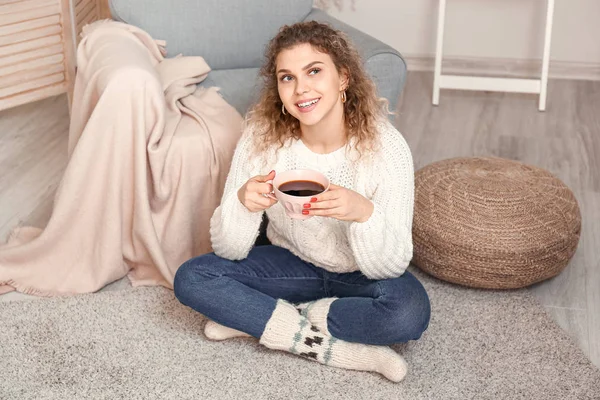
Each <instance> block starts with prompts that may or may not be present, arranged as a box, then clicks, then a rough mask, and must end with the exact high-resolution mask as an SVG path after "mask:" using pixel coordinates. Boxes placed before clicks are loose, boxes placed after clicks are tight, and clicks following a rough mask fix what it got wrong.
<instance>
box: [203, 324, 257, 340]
mask: <svg viewBox="0 0 600 400" xmlns="http://www.w3.org/2000/svg"><path fill="white" fill-rule="evenodd" d="M204 335H205V336H206V337H207V338H209V339H210V340H225V339H231V338H235V337H250V335H248V334H247V333H246V332H242V331H238V330H235V329H232V328H228V327H226V326H223V325H221V324H218V323H216V322H215V321H212V320H208V322H206V325H204Z"/></svg>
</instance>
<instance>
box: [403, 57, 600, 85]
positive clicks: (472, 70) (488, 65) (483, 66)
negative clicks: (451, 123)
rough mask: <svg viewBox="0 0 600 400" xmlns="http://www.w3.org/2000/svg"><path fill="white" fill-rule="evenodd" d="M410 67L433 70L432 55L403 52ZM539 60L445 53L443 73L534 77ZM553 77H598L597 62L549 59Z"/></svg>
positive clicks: (550, 76) (413, 69)
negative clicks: (446, 54) (449, 54)
mask: <svg viewBox="0 0 600 400" xmlns="http://www.w3.org/2000/svg"><path fill="white" fill-rule="evenodd" d="M402 55H403V57H404V59H405V60H406V63H407V64H408V70H409V71H433V70H434V65H435V57H434V56H429V55H411V54H402ZM541 63H542V62H541V60H519V59H501V58H475V57H444V59H443V63H442V73H444V74H458V75H460V74H465V75H473V76H501V77H518V78H524V77H527V78H537V77H540V75H541ZM548 76H549V78H552V79H582V80H592V81H598V80H600V64H592V63H576V62H566V61H550V69H549V71H548Z"/></svg>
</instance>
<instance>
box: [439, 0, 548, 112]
mask: <svg viewBox="0 0 600 400" xmlns="http://www.w3.org/2000/svg"><path fill="white" fill-rule="evenodd" d="M546 1H547V9H546V28H545V34H544V53H543V56H542V73H541V77H540V79H521V78H495V77H483V76H458V75H443V74H442V57H443V47H444V25H445V19H446V0H439V2H440V3H439V11H438V29H437V44H436V50H435V70H434V79H433V105H436V106H437V105H439V103H440V90H441V89H460V90H481V91H494V92H514V93H534V94H539V95H540V96H539V105H538V108H539V110H540V111H545V110H546V93H547V87H548V67H549V64H550V46H551V41H552V23H553V20H554V0H546Z"/></svg>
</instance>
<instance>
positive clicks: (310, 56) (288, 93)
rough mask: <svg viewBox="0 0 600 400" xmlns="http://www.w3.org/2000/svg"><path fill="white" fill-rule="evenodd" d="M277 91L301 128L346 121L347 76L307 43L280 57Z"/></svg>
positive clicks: (330, 60)
mask: <svg viewBox="0 0 600 400" xmlns="http://www.w3.org/2000/svg"><path fill="white" fill-rule="evenodd" d="M276 71H277V90H278V92H279V97H280V99H281V101H282V102H283V105H284V106H285V109H286V111H287V112H288V113H290V114H291V115H292V116H294V117H295V118H297V119H298V121H300V126H301V127H302V126H310V127H315V126H318V125H321V124H326V123H327V121H330V120H336V119H339V120H340V121H341V120H342V118H343V114H344V108H343V104H342V101H341V98H340V92H341V91H342V90H344V89H345V85H346V82H347V76H346V74H343V73H342V74H339V73H338V71H337V69H336V67H335V64H334V63H333V60H332V59H331V57H330V56H329V54H326V53H322V52H319V51H317V50H316V49H314V48H313V47H312V46H311V45H310V44H308V43H304V44H300V45H297V46H294V47H292V48H289V49H285V50H282V51H281V52H280V53H279V55H278V56H277V62H276Z"/></svg>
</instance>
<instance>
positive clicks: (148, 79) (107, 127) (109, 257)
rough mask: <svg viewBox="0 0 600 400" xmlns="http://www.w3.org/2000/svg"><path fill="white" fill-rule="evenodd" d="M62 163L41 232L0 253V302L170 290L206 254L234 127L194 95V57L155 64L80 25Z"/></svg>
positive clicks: (212, 100)
mask: <svg viewBox="0 0 600 400" xmlns="http://www.w3.org/2000/svg"><path fill="white" fill-rule="evenodd" d="M77 63H78V71H77V77H76V82H75V92H74V95H73V101H72V104H73V106H72V112H71V125H70V131H69V162H68V165H67V168H66V170H65V173H64V176H63V178H62V181H61V184H60V185H59V187H58V190H57V192H56V195H55V199H54V208H53V212H52V216H51V218H50V220H49V222H48V225H47V226H46V228H45V229H43V230H41V229H37V228H31V227H20V228H17V229H15V230H14V231H13V232H12V234H11V235H10V236H9V239H8V242H7V243H6V244H5V245H3V246H2V247H0V293H1V292H6V291H10V290H15V289H16V290H18V291H21V292H24V293H29V294H35V295H40V296H53V295H61V294H75V293H85V292H93V291H97V290H99V289H101V288H102V287H103V286H105V285H106V284H108V283H110V282H113V281H115V280H118V279H120V278H122V277H124V276H125V275H127V276H128V277H129V279H130V281H131V283H132V284H133V285H134V286H139V285H163V286H166V287H172V283H173V277H174V275H175V272H176V271H177V268H178V267H179V266H180V265H181V264H182V263H183V262H184V261H186V260H187V259H189V258H191V257H193V256H196V255H200V254H204V253H207V252H210V251H211V247H210V237H209V221H210V217H211V215H212V213H213V211H214V209H215V208H216V207H217V206H218V204H219V202H220V198H221V195H222V192H223V187H224V184H225V178H226V175H227V172H228V170H229V167H230V162H231V158H232V156H233V151H234V148H235V145H236V143H237V141H238V139H239V137H240V134H241V125H242V117H241V116H240V115H239V113H238V112H237V111H236V110H235V109H234V108H233V107H232V106H230V105H229V104H227V103H226V102H225V100H223V98H222V97H221V96H220V95H219V93H218V89H217V88H208V89H205V88H198V87H197V86H196V84H197V83H199V82H201V81H202V80H203V79H204V78H205V77H206V76H207V74H208V73H209V71H210V68H209V66H208V65H207V64H206V62H205V61H204V59H203V58H202V57H183V56H180V57H175V58H171V59H166V58H164V48H163V47H162V43H161V42H160V41H155V40H154V39H153V38H151V37H150V36H149V35H148V34H147V33H146V32H144V31H142V30H140V29H139V28H136V27H134V26H131V25H128V24H124V23H120V22H116V21H108V20H105V21H98V22H96V23H94V24H91V25H88V26H87V27H86V29H85V30H84V33H83V39H82V41H81V43H80V45H79V48H78V51H77Z"/></svg>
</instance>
